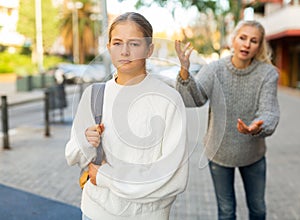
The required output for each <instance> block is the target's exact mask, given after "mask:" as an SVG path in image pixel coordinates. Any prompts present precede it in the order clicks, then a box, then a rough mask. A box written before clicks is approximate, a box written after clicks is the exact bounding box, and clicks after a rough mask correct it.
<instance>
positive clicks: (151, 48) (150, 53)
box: [146, 44, 154, 58]
mask: <svg viewBox="0 0 300 220" xmlns="http://www.w3.org/2000/svg"><path fill="white" fill-rule="evenodd" d="M153 50H154V44H150V45H149V48H148V52H147V57H146V58H149V57H151V55H152V53H153Z"/></svg>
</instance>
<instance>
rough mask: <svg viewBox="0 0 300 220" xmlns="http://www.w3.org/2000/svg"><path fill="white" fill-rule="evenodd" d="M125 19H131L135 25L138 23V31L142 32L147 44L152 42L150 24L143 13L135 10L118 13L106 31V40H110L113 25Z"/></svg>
mask: <svg viewBox="0 0 300 220" xmlns="http://www.w3.org/2000/svg"><path fill="white" fill-rule="evenodd" d="M125 21H132V22H134V23H135V24H136V25H138V27H139V29H140V31H142V32H143V34H144V37H145V39H146V42H147V44H148V46H149V45H150V44H151V43H152V35H153V28H152V25H151V24H150V22H149V21H148V20H147V19H146V18H145V17H144V16H143V15H141V14H139V13H136V12H126V13H124V14H121V15H119V16H118V17H117V18H116V19H115V20H114V21H113V23H112V24H111V26H110V28H109V31H108V42H110V41H111V32H112V31H113V30H114V29H115V27H116V26H117V25H118V24H120V23H122V22H125Z"/></svg>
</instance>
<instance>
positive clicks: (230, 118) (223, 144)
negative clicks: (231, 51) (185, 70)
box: [176, 56, 279, 167]
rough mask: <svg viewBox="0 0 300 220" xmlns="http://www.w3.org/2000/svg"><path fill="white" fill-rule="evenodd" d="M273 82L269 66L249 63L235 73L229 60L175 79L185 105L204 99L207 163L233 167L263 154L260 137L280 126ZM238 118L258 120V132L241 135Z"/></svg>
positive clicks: (248, 121) (274, 73)
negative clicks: (261, 123)
mask: <svg viewBox="0 0 300 220" xmlns="http://www.w3.org/2000/svg"><path fill="white" fill-rule="evenodd" d="M277 81H278V73H277V70H276V68H275V67H274V66H272V65H269V64H265V63H261V62H259V61H257V60H253V61H252V63H251V65H250V66H248V67H247V68H245V69H237V68H235V67H234V66H233V64H232V63H231V56H228V57H225V58H223V59H220V60H218V61H215V62H212V63H210V64H208V65H206V66H204V67H202V69H201V70H200V72H199V73H198V74H197V75H196V76H195V78H194V77H192V76H190V77H189V79H187V80H182V79H181V78H180V76H178V77H177V84H176V89H177V90H178V91H179V92H180V94H181V95H182V97H183V100H184V103H185V105H186V106H187V107H195V106H202V105H204V104H205V103H206V102H207V101H208V100H209V105H210V114H209V126H208V131H207V133H206V135H205V138H204V146H205V152H206V155H207V157H208V159H209V160H212V161H214V162H215V163H218V164H220V165H223V166H227V167H236V166H246V165H249V164H252V163H254V162H256V161H258V160H259V159H261V158H262V157H263V156H264V155H265V152H266V143H265V137H267V136H269V135H271V134H272V133H273V132H274V130H275V128H276V126H277V124H278V122H279V105H278V100H277ZM238 118H240V119H242V120H243V121H244V122H245V123H246V124H247V125H250V124H251V123H252V122H253V121H256V120H263V121H264V123H263V129H262V131H261V132H260V133H259V134H257V135H255V136H252V135H245V134H241V133H239V132H238V130H237V127H236V126H237V119H238Z"/></svg>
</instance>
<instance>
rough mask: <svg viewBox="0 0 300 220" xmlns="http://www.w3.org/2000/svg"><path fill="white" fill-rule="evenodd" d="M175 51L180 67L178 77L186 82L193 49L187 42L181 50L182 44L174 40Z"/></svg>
mask: <svg viewBox="0 0 300 220" xmlns="http://www.w3.org/2000/svg"><path fill="white" fill-rule="evenodd" d="M175 50H176V53H177V56H178V58H179V61H180V65H181V68H180V77H181V78H182V79H183V80H186V79H187V78H188V77H189V68H190V55H191V53H192V51H193V47H191V43H190V42H188V43H186V44H185V45H184V47H183V48H182V42H181V41H180V40H175Z"/></svg>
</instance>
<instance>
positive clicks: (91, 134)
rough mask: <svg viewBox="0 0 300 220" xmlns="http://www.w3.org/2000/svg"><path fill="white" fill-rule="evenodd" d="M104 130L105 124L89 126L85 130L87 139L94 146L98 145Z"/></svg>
mask: <svg viewBox="0 0 300 220" xmlns="http://www.w3.org/2000/svg"><path fill="white" fill-rule="evenodd" d="M103 131H104V125H103V124H97V125H93V126H91V127H88V128H87V129H86V130H85V137H86V139H87V141H88V142H89V143H90V144H91V145H92V146H93V147H98V146H99V144H100V136H101V134H102V133H103Z"/></svg>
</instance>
